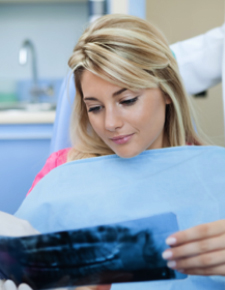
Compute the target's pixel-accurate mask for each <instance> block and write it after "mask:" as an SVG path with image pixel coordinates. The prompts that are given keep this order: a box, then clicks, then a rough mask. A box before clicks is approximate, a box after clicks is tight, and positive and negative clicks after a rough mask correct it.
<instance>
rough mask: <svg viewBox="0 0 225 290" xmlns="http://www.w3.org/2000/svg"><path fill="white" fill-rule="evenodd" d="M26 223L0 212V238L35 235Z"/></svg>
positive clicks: (36, 232)
mask: <svg viewBox="0 0 225 290" xmlns="http://www.w3.org/2000/svg"><path fill="white" fill-rule="evenodd" d="M37 234H39V232H38V231H37V230H35V229H34V228H33V227H32V226H31V225H30V223H29V222H28V221H26V220H22V219H19V218H17V217H15V216H13V215H10V214H8V213H5V212H2V211H0V236H12V237H22V236H31V235H37Z"/></svg>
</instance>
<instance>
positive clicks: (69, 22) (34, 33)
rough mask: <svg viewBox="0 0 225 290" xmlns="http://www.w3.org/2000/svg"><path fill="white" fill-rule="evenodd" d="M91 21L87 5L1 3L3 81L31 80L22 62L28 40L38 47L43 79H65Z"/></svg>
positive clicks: (0, 69) (28, 67)
mask: <svg viewBox="0 0 225 290" xmlns="http://www.w3.org/2000/svg"><path fill="white" fill-rule="evenodd" d="M87 22H88V7H87V4H86V3H79V2H77V3H69V4H68V3H67V4H66V3H65V4H59V3H52V4H44V3H43V4H0V39H1V46H0V80H21V79H28V78H30V77H31V65H30V62H29V63H28V64H27V65H26V66H25V67H23V66H20V65H19V63H18V55H19V49H20V47H21V44H22V42H23V40H24V39H26V38H29V39H31V40H32V41H33V43H34V44H35V48H36V52H37V62H38V72H39V77H40V78H63V77H64V76H65V74H66V72H67V62H68V58H69V56H70V54H71V52H72V50H73V47H74V45H75V44H76V41H77V39H78V38H79V36H80V35H81V33H82V31H83V29H84V28H85V25H86V23H87Z"/></svg>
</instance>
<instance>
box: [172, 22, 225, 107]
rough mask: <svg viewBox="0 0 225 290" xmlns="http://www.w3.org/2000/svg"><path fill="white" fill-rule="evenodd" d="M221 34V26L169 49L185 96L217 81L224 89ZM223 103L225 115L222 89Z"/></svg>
mask: <svg viewBox="0 0 225 290" xmlns="http://www.w3.org/2000/svg"><path fill="white" fill-rule="evenodd" d="M224 35H225V24H224V25H223V26H221V27H217V28H214V29H212V30H210V31H208V32H206V33H205V34H202V35H199V36H196V37H193V38H190V39H187V40H184V41H180V42H177V43H175V44H172V45H171V46H170V48H171V50H172V51H173V53H174V55H175V58H176V60H177V63H178V66H179V70H180V73H181V76H182V78H183V82H184V86H185V88H186V91H187V93H188V94H190V95H193V94H197V93H200V92H203V91H205V90H207V89H208V88H210V87H212V86H214V85H216V84H218V83H219V82H221V81H222V82H223V85H224V86H225V83H224V82H225V59H224V56H225V46H224V44H225V38H224ZM224 88H225V87H224ZM223 100H224V112H225V89H224V91H223Z"/></svg>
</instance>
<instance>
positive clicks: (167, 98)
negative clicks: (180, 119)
mask: <svg viewBox="0 0 225 290" xmlns="http://www.w3.org/2000/svg"><path fill="white" fill-rule="evenodd" d="M164 100H165V103H166V105H169V104H171V103H172V100H171V98H170V96H169V95H167V94H164Z"/></svg>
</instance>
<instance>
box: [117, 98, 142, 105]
mask: <svg viewBox="0 0 225 290" xmlns="http://www.w3.org/2000/svg"><path fill="white" fill-rule="evenodd" d="M137 100H138V97H135V98H133V99H129V100H125V101H122V102H121V104H123V105H128V106H129V105H133V104H134V103H135V102H136V101H137Z"/></svg>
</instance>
